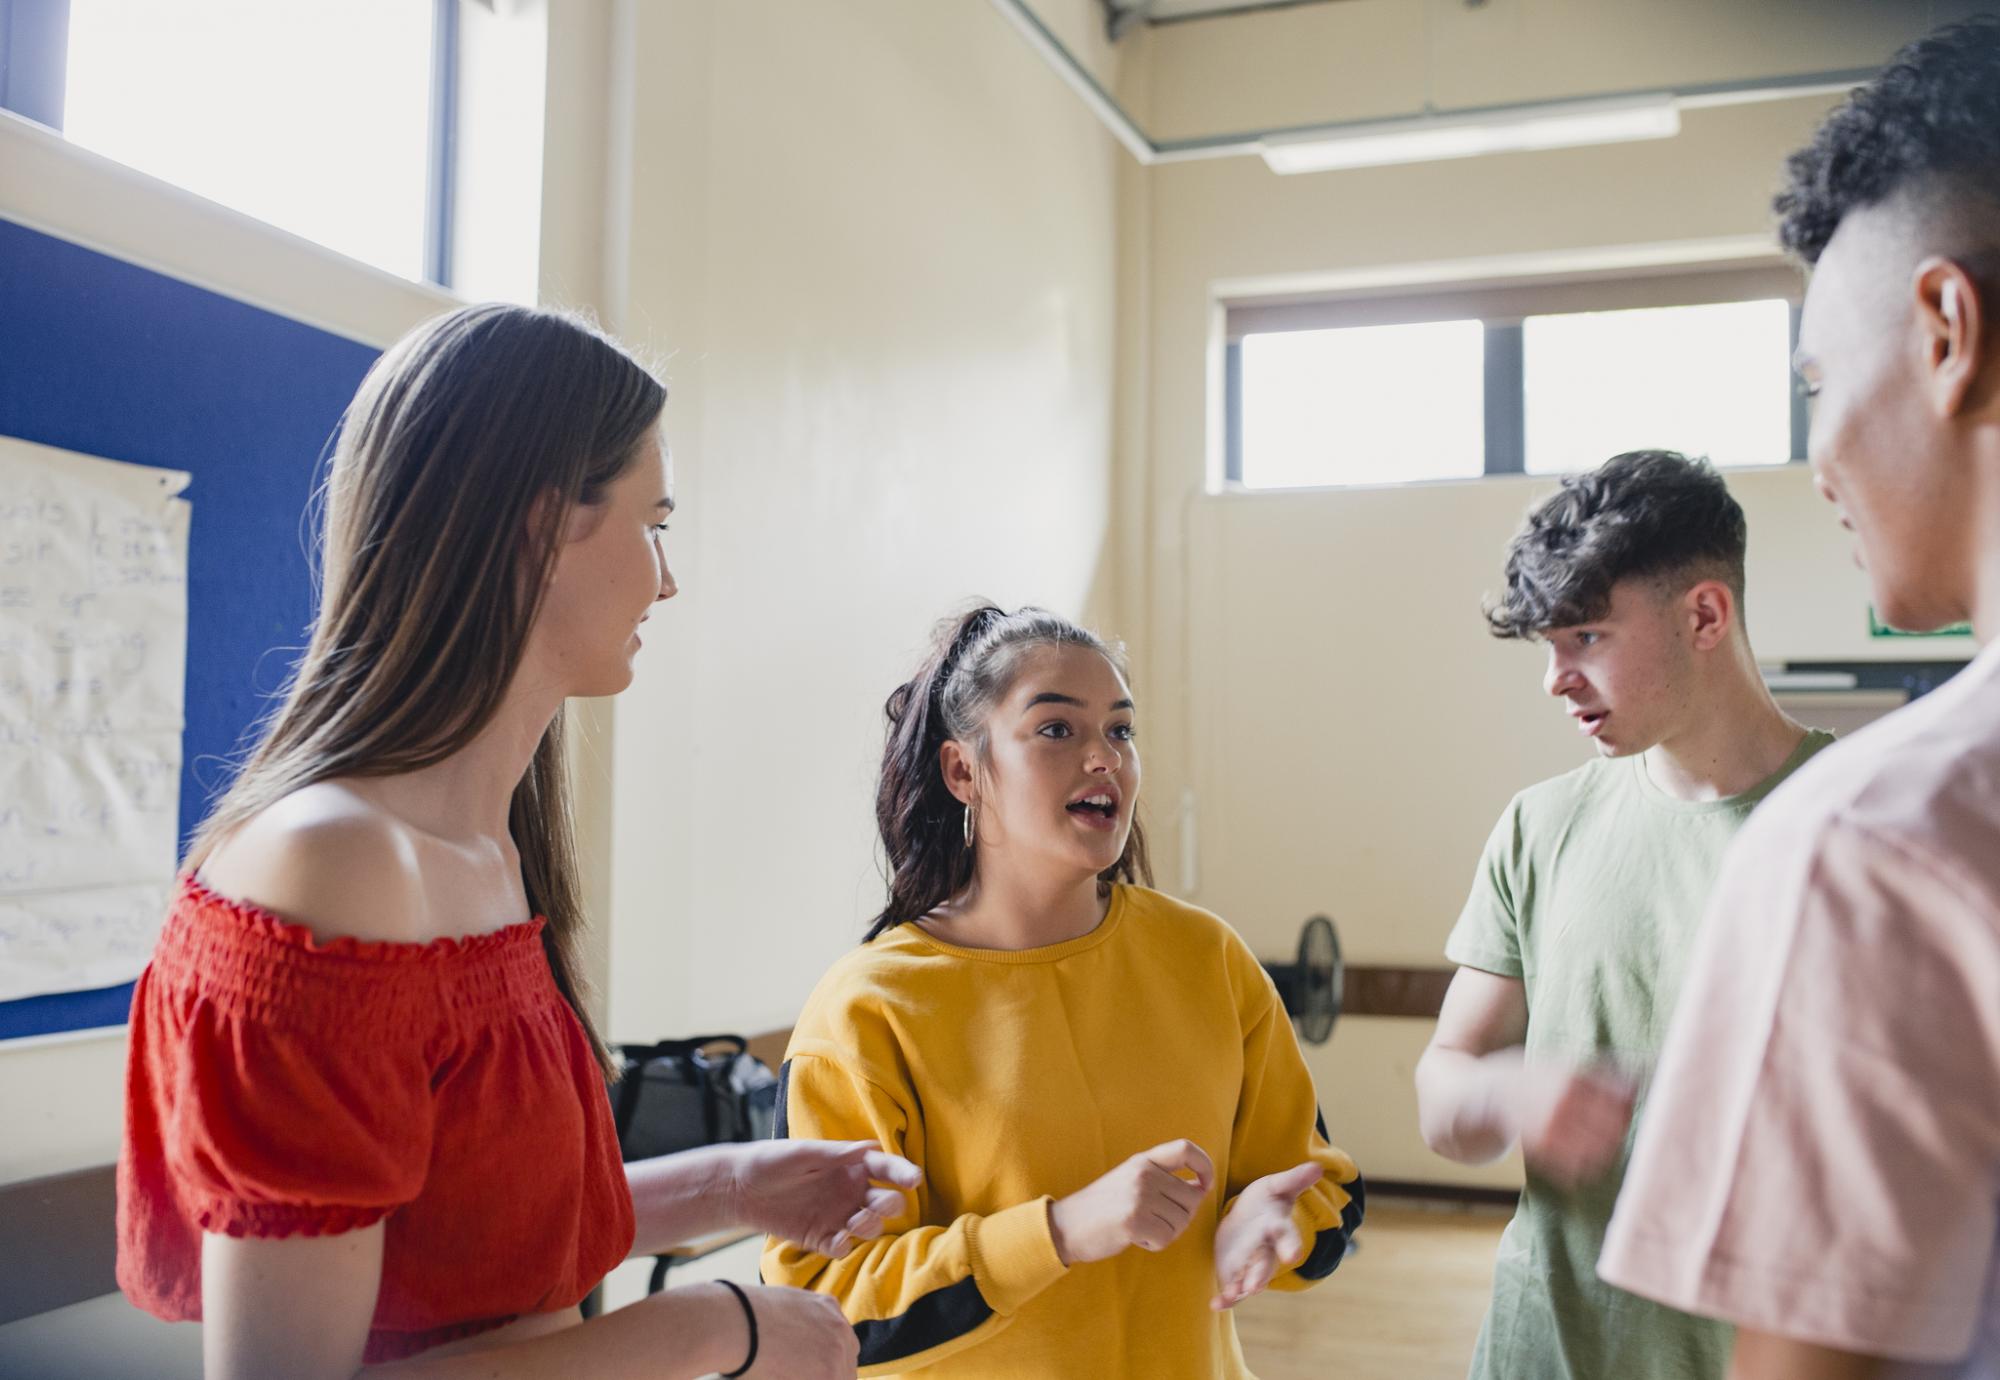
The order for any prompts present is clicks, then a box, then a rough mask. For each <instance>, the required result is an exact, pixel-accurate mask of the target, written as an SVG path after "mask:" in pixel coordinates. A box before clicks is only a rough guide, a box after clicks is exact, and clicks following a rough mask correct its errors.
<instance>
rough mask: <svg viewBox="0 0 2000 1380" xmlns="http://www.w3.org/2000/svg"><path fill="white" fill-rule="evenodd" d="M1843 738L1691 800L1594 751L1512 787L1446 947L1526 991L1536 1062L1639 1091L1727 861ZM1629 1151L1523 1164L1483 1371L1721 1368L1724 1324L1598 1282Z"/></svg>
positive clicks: (1614, 1376) (1553, 1376)
mask: <svg viewBox="0 0 2000 1380" xmlns="http://www.w3.org/2000/svg"><path fill="white" fill-rule="evenodd" d="M1832 742H1833V735H1831V734H1829V733H1822V732H1819V731H1817V730H1815V731H1813V732H1811V733H1808V734H1807V735H1806V737H1805V738H1804V739H1803V740H1802V741H1801V742H1800V743H1799V746H1798V748H1797V749H1796V750H1794V751H1793V753H1792V755H1791V756H1790V757H1789V758H1787V759H1786V760H1785V763H1784V765H1783V766H1781V767H1779V768H1778V770H1777V771H1776V772H1774V773H1773V774H1772V775H1771V776H1770V777H1769V778H1768V779H1767V780H1765V781H1763V782H1761V783H1759V784H1758V785H1757V786H1755V787H1754V788H1752V789H1751V790H1748V791H1746V792H1744V793H1743V794H1741V795H1736V796H1731V797H1729V798H1728V799H1726V800H1716V801H1702V802H1689V801H1683V800H1677V799H1675V798H1674V797H1672V796H1669V795H1667V794H1666V793H1665V792H1664V791H1662V790H1660V789H1659V788H1658V787H1657V786H1655V785H1653V783H1652V782H1651V781H1650V780H1649V779H1648V778H1647V775H1646V766H1645V759H1644V758H1643V757H1629V758H1618V759H1602V758H1600V759H1598V760H1596V761H1593V762H1590V763H1589V764H1587V765H1585V766H1582V767H1579V768H1578V769H1577V770H1575V771H1572V772H1569V773H1566V774H1565V775H1562V776H1558V777H1556V778H1555V779H1554V780H1552V781H1544V782H1543V783H1542V784H1540V785H1538V786H1533V787H1530V788H1529V789H1528V790H1525V791H1523V792H1521V794H1519V795H1518V796H1516V797H1514V800H1513V802H1512V803H1511V804H1509V805H1508V807H1507V810H1506V813H1505V814H1503V815H1501V817H1500V823H1499V824H1498V825H1497V826H1496V827H1495V828H1494V830H1493V836H1492V838H1490V839H1489V840H1488V841H1487V844H1486V852H1485V855H1484V856H1483V857H1482V858H1481V859H1480V863H1479V873H1478V875H1477V876H1476V877H1475V878H1474V879H1473V884H1472V895H1471V896H1470V898H1468V899H1467V901H1466V903H1465V910H1464V913H1463V914H1461V915H1460V916H1459V918H1458V924H1457V925H1456V926H1454V927H1453V929H1452V932H1451V938H1450V939H1449V940H1448V941H1447V942H1446V944H1445V955H1446V956H1447V957H1448V958H1450V959H1451V961H1452V962H1454V963H1457V964H1461V965H1463V966H1465V967H1468V968H1478V969H1481V970H1483V971H1485V972H1489V973H1498V974H1500V975H1501V976H1503V977H1515V978H1520V979H1521V980H1522V982H1523V983H1524V984H1525V986H1526V988H1527V998H1528V1036H1527V1054H1528V1056H1529V1057H1530V1058H1534V1057H1540V1058H1543V1059H1557V1060H1563V1061H1566V1062H1570V1063H1577V1064H1581V1063H1590V1062H1604V1063H1610V1064H1613V1065H1615V1066H1617V1067H1619V1068H1621V1069H1623V1070H1624V1071H1625V1072H1626V1073H1628V1074H1630V1075H1632V1076H1633V1077H1634V1078H1635V1079H1636V1080H1637V1081H1638V1083H1639V1087H1640V1097H1639V1112H1638V1114H1637V1115H1635V1117H1634V1124H1635V1125H1636V1123H1637V1119H1638V1115H1643V1113H1644V1104H1645V1092H1644V1089H1645V1086H1646V1082H1647V1079H1648V1076H1649V1075H1650V1073H1651V1071H1652V1067H1653V1063H1654V1061H1655V1060H1656V1059H1657V1058H1658V1056H1659V1052H1660V1047H1661V1045H1662V1044H1663V1043H1664V1042H1665V1040H1666V1034H1667V1021H1668V1018H1669V1017H1670V1016H1672V1014H1673V1009H1674V999H1675V998H1676V997H1677V996H1678V995H1679V993H1680V988H1681V979H1682V976H1683V975H1684V973H1685V971H1686V967H1687V959H1688V955H1689V954H1690V953H1691V952H1692V951H1693V948H1694V938H1695V931H1696V929H1697V927H1698V926H1699V925H1700V923H1701V917H1702V912H1703V910H1704V909H1705V907H1706V906H1707V903H1708V895H1709V891H1710V890H1711V889H1712V888H1713V886H1714V883H1715V878H1716V874H1717V872H1718V871H1719V869H1720V867H1721V865H1722V855H1723V853H1724V852H1725V851H1726V850H1727V849H1728V847H1729V843H1730V840H1731V839H1732V838H1734V837H1735V834H1736V831H1737V829H1738V828H1739V827H1741V826H1742V824H1743V822H1744V820H1746V819H1748V818H1749V816H1750V811H1751V810H1752V809H1753V808H1754V807H1755V806H1756V805H1757V803H1758V802H1759V801H1761V800H1762V799H1763V798H1764V797H1765V796H1766V795H1768V794H1770V792H1771V791H1772V790H1773V789H1774V788H1775V787H1776V786H1777V785H1778V784H1779V783H1780V782H1781V781H1783V780H1784V779H1785V778H1786V777H1787V776H1789V775H1791V774H1792V773H1793V772H1794V771H1796V770H1797V769H1798V768H1799V766H1800V765H1801V764H1803V763H1804V762H1805V761H1806V759H1808V758H1809V757H1811V756H1812V755H1813V754H1814V753H1815V752H1818V751H1819V750H1820V749H1821V748H1824V747H1826V746H1827V745H1828V744H1830V743H1832ZM1631 1150H1632V1140H1631V1137H1630V1136H1629V1135H1628V1136H1627V1138H1626V1142H1625V1151H1624V1154H1623V1155H1621V1156H1620V1157H1619V1160H1618V1163H1617V1164H1616V1166H1614V1167H1613V1168H1612V1169H1611V1170H1610V1171H1609V1172H1607V1173H1606V1174H1605V1175H1604V1177H1603V1178H1602V1179H1600V1180H1598V1181H1597V1182H1595V1183H1592V1184H1588V1185H1586V1186H1584V1187H1582V1188H1580V1189H1576V1190H1573V1191H1565V1190H1562V1189H1559V1188H1557V1187H1555V1186H1554V1185H1552V1184H1549V1183H1547V1182H1545V1181H1542V1180H1540V1179H1538V1178H1537V1177H1536V1176H1535V1175H1534V1174H1533V1173H1530V1174H1529V1175H1528V1182H1527V1186H1526V1188H1525V1189H1524V1190H1523V1191H1522V1194H1521V1206H1520V1209H1519V1211H1517V1212H1516V1213H1515V1214H1514V1220H1513V1221H1512V1222H1510V1223H1508V1225H1507V1231H1506V1234H1505V1235H1504V1236H1503V1237H1502V1238H1501V1240H1500V1252H1499V1258H1498V1260H1497V1262H1496V1263H1495V1267H1494V1272H1493V1303H1492V1306H1491V1308H1490V1309H1489V1310H1488V1312H1487V1315H1486V1323H1485V1326H1484V1327H1483V1328H1481V1329H1480V1334H1479V1345H1478V1350H1477V1351H1476V1353H1475V1354H1474V1357H1473V1362H1472V1376H1473V1377H1474V1380H1721V1377H1722V1376H1723V1374H1724V1373H1725V1372H1726V1371H1727V1369H1728V1366H1729V1350H1730V1340H1731V1338H1730V1330H1729V1328H1728V1327H1727V1326H1725V1325H1724V1324H1721V1323H1717V1322H1712V1321H1710V1320H1708V1319H1705V1318H1695V1317H1690V1316H1689V1315H1687V1314H1685V1313H1677V1312H1674V1311H1673V1310H1672V1309H1668V1308H1662V1307H1660V1306H1659V1305H1658V1304H1655V1303H1651V1302H1648V1301H1647V1300H1645V1299H1641V1298H1638V1297H1636V1296H1635V1295H1632V1294H1627V1293H1625V1292H1623V1291H1622V1290H1619V1289H1614V1288H1612V1287H1611V1286H1610V1285H1608V1284H1605V1283H1603V1282H1602V1281H1601V1280H1599V1279H1598V1278H1597V1257H1598V1253H1599V1251H1600V1250H1601V1248H1602V1247H1603V1245H1604V1231H1605V1228H1606V1226H1607V1225H1608V1224H1609V1222H1610V1220H1611V1208H1612V1204H1613V1203H1614V1202H1615V1201H1616V1200H1617V1197H1618V1187H1619V1185H1620V1183H1622V1182H1623V1180H1624V1177H1625V1164H1626V1160H1627V1158H1629V1156H1630V1154H1631Z"/></svg>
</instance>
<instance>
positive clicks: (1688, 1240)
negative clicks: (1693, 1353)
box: [1598, 645, 2000, 1377]
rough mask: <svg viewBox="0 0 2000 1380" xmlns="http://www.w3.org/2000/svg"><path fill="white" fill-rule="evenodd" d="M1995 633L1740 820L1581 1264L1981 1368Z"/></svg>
mask: <svg viewBox="0 0 2000 1380" xmlns="http://www.w3.org/2000/svg"><path fill="white" fill-rule="evenodd" d="M1996 1235H2000V645H1996V646H1995V647H1990V648H1988V649H1986V650H1985V651H1984V652H1982V653H1981V654H1980V655H1979V657H1978V658H1977V659H1976V660H1975V661H1974V662H1973V663H1972V664H1971V665H1970V666H1968V667H1967V668H1966V669H1965V670H1964V671H1961V672H1960V673H1959V674H1958V675H1957V676H1956V677H1954V678H1953V679H1952V680H1951V682H1950V683H1948V684H1947V685H1945V686H1944V687H1943V688H1941V689H1939V690H1937V691H1936V692H1934V693H1932V694H1930V695H1928V696H1926V697H1925V698H1924V699H1922V700H1920V701H1918V702H1917V703H1916V704H1914V705H1911V706H1910V707H1909V708H1907V709H1904V710H1901V711H1899V712H1897V713H1896V714H1893V715H1891V716H1890V717H1888V718H1887V719H1884V720H1882V721H1881V722H1879V723H1876V724H1872V725H1870V726H1869V727H1868V728H1867V729H1865V730H1863V731H1862V732H1860V733H1858V734H1856V735H1855V736H1854V737H1853V738H1851V739H1849V740H1847V741H1846V742H1844V743H1841V744H1838V745H1836V746H1835V747H1833V748H1830V749H1828V750H1827V751H1825V752H1823V753H1821V754H1820V755H1819V756H1818V757H1817V758H1816V759H1814V760H1813V761H1812V762H1810V763H1809V764H1807V766H1806V767H1805V768H1804V769H1803V770H1801V771H1800V772H1799V773H1798V774H1797V775H1796V776H1794V777H1793V778H1792V779H1791V780H1790V781H1788V782H1786V783H1785V785H1784V786H1782V787H1781V788H1779V790H1778V791H1777V792H1776V793H1774V794H1773V795H1772V796H1771V798H1770V799H1769V800H1768V801H1766V802H1765V803H1764V805H1763V807H1762V808H1761V809H1760V810H1759V811H1758V813H1757V814H1756V815H1755V816H1753V817H1752V818H1751V820H1750V822H1749V824H1748V825H1746V826H1745V827H1744V830H1743V832H1742V833H1741V834H1740V835H1738V836H1737V839H1736V842H1735V844H1734V846H1733V847H1732V848H1731V850H1730V853H1729V856H1728V859H1727V861H1726V862H1725V863H1724V865H1723V871H1722V876H1721V878H1720V879H1719V881H1718V882H1717V884H1716V890H1715V894H1714V897H1713V899H1712V900H1711V902H1710V905H1709V909H1708V916H1707V919H1706V920H1705V921H1704V922H1703V927H1702V934H1701V938H1700V941H1699V943H1698V946H1697V950H1696V954H1695V958H1694V963H1693V967H1692V969H1691V970H1690V972H1689V975H1688V978H1687V984H1686V986H1685V987H1684V988H1683V990H1682V993H1681V999H1680V1003H1679V1006H1678V1007H1677V1009H1676V1013H1675V1016H1674V1021H1673V1026H1672V1029H1671V1031H1670V1033H1669V1035H1668V1039H1667V1045H1666V1049H1665V1052H1664V1053H1663V1054H1662V1056H1661V1060H1660V1065H1659V1069H1658V1073H1657V1078H1656V1081H1655V1082H1654V1085H1653V1088H1652V1093H1651V1100H1650V1102H1649V1104H1648V1109H1647V1112H1646V1116H1645V1119H1644V1123H1643V1125H1642V1126H1641V1127H1640V1132H1639V1138H1638V1145H1637V1148H1636V1149H1635V1151H1634V1153H1633V1157H1632V1165H1631V1170H1630V1172H1629V1173H1628V1174H1627V1176H1626V1179H1625V1186H1624V1190H1623V1192H1622V1194H1621V1195H1620V1197H1619V1199H1618V1207H1617V1211H1616V1213H1615V1214H1614V1216H1613V1218H1612V1222H1611V1230H1610V1234H1609V1236H1608V1237H1607V1238H1606V1242H1605V1247H1604V1254H1603V1256H1602V1258H1601V1259H1600V1261H1599V1262H1598V1273H1599V1274H1600V1275H1602V1276H1603V1277H1604V1278H1605V1279H1606V1280H1608V1281H1609V1282H1610V1283H1612V1284H1614V1285H1617V1286H1618V1287H1620V1288H1622V1289H1627V1290H1630V1291H1631V1292H1633V1293H1635V1294H1642V1295H1645V1296H1646V1297H1648V1298H1651V1299H1655V1300H1657V1301H1659V1302H1661V1303H1665V1304H1668V1305H1670V1306H1671V1307H1674V1308H1679V1309H1683V1310H1685V1311H1688V1312H1692V1313H1701V1314H1706V1315H1708V1316H1712V1317H1720V1318H1723V1319H1726V1320H1728V1321H1731V1322H1734V1323H1736V1324H1738V1325H1739V1326H1744V1327H1750V1328H1754V1329H1756V1330H1758V1331H1762V1332H1771V1333H1777V1334H1781V1335H1785V1336H1790V1337H1795V1338H1800V1339H1803V1340H1806V1341H1811V1342H1817V1343H1819V1344H1821V1345H1825V1346H1833V1347H1840V1348H1844V1349H1847V1350H1851V1351H1858V1352H1863V1353H1867V1354H1872V1355H1879V1356H1887V1357H1892V1358H1895V1359H1897V1360H1901V1361H1906V1362H1910V1363H1922V1364H1921V1366H1919V1365H1916V1364H1913V1365H1912V1366H1911V1367H1910V1368H1907V1369H1903V1370H1899V1371H1898V1372H1897V1373H1898V1374H1899V1375H1905V1376H1918V1375H1922V1376H1952V1377H2000V1304H1996V1299H1995V1292H1994V1269H1993V1266H1994V1260H1995V1255H1996Z"/></svg>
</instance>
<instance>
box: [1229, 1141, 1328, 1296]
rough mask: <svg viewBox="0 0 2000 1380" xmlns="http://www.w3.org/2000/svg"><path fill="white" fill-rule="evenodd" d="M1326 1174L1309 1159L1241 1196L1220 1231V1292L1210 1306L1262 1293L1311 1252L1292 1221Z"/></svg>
mask: <svg viewBox="0 0 2000 1380" xmlns="http://www.w3.org/2000/svg"><path fill="white" fill-rule="evenodd" d="M1323 1173H1325V1171H1324V1170H1322V1169H1321V1168H1320V1167H1319V1166H1318V1165H1316V1164H1313V1163H1312V1162H1310V1161H1308V1162H1306V1163H1305V1164H1301V1165H1296V1166H1294V1167H1293V1168H1291V1169H1287V1170H1285V1171H1284V1172H1283V1173H1282V1174H1266V1175H1265V1176H1264V1177H1263V1178H1261V1179H1258V1180H1257V1181H1255V1182H1254V1183H1252V1184H1251V1185H1250V1186H1249V1187H1248V1188H1246V1189H1244V1190H1243V1191H1242V1192H1241V1193H1239V1194H1238V1195H1237V1196H1236V1202H1235V1203H1234V1204H1233V1205H1232V1206H1231V1207H1230V1209H1229V1215H1228V1216H1227V1217H1225V1218H1223V1219H1222V1225H1221V1226H1219V1227H1217V1228H1216V1229H1215V1283H1216V1291H1217V1292H1216V1295H1215V1297H1214V1298H1212V1299H1210V1300H1209V1301H1208V1306H1209V1307H1210V1308H1213V1309H1218V1310H1220V1309H1224V1308H1234V1307H1235V1306H1236V1305H1237V1304H1239V1303H1241V1302H1243V1300H1245V1299H1247V1298H1249V1297H1250V1296H1251V1295H1252V1294H1260V1293H1262V1292H1263V1291H1264V1288H1265V1286H1266V1285H1268V1284H1269V1283H1270V1282H1271V1281H1272V1280H1273V1279H1275V1278H1276V1277H1277V1275H1278V1272H1279V1271H1280V1270H1282V1269H1284V1268H1285V1266H1286V1265H1287V1264H1288V1263H1289V1262H1291V1261H1293V1260H1295V1259H1297V1258H1298V1256H1299V1254H1300V1253H1301V1252H1302V1251H1304V1250H1305V1241H1304V1240H1303V1239H1302V1238H1301V1237H1300V1235H1299V1229H1298V1226H1297V1225H1296V1224H1295V1223H1294V1222H1293V1221H1292V1207H1293V1205H1294V1204H1296V1203H1297V1202H1298V1201H1299V1195H1300V1194H1301V1193H1304V1192H1305V1191H1306V1190H1307V1189H1309V1188H1311V1187H1312V1186H1313V1185H1314V1184H1316V1183H1318V1182H1319V1180H1320V1175H1321V1174H1323Z"/></svg>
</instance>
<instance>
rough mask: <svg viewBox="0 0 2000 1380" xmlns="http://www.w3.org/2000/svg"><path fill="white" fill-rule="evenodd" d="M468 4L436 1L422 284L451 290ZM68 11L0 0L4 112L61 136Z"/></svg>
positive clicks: (55, 0) (31, 1) (57, 3)
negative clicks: (462, 36) (463, 8)
mask: <svg viewBox="0 0 2000 1380" xmlns="http://www.w3.org/2000/svg"><path fill="white" fill-rule="evenodd" d="M461 3H465V0H431V11H432V18H431V34H432V42H431V92H430V122H429V128H428V129H427V130H426V131H425V139H426V142H427V146H428V149H429V154H428V158H427V160H426V161H427V165H428V166H427V181H426V191H425V197H424V224H423V236H424V277H423V280H422V281H424V282H426V283H428V284H430V285H431V286H433V287H440V288H444V289H446V290H447V291H449V290H450V289H451V287H452V254H451V246H452V235H453V231H454V222H455V220H456V212H457V200H458V105H459V101H458V92H459V63H460V59H461V54H462V44H461V42H460V40H459V19H458V14H459V11H458V7H459V5H460V4H461ZM69 8H70V0H0V110H8V111H12V112H13V113H14V114H16V115H19V116H22V117H23V118H25V119H29V120H33V121H35V122H36V123H38V124H42V125H46V126H47V127H48V128H50V129H52V130H55V131H56V132H57V133H61V132H62V128H63V110H64V97H65V87H66V86H67V84H68V65H69ZM232 209H234V208H232ZM279 228H280V229H282V228H283V227H282V226H281V227H279ZM322 247H325V246H322ZM329 252H331V253H339V252H340V251H338V250H329ZM371 267H372V265H371Z"/></svg>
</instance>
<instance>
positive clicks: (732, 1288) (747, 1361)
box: [715, 1279, 757, 1380]
mask: <svg viewBox="0 0 2000 1380" xmlns="http://www.w3.org/2000/svg"><path fill="white" fill-rule="evenodd" d="M715 1282H716V1283H717V1284H720V1285H721V1286H722V1287H723V1288H725V1289H727V1290H728V1291H729V1292H730V1293H732V1294H734V1295H736V1301H737V1302H738V1303H740V1304H742V1305H743V1321H744V1322H746V1323H748V1324H749V1325H750V1354H749V1355H748V1356H745V1357H744V1358H743V1364H742V1365H740V1366H738V1367H737V1368H736V1369H735V1370H726V1371H724V1372H722V1380H736V1377H737V1376H739V1375H744V1374H747V1373H748V1372H749V1370H750V1367H752V1366H754V1365H756V1364H757V1310H756V1309H754V1308H752V1307H751V1306H750V1296H749V1295H748V1294H746V1293H744V1292H743V1290H742V1289H741V1288H739V1287H738V1286H737V1285H735V1284H732V1283H730V1282H729V1281H728V1280H726V1279H718V1280H717V1281H715Z"/></svg>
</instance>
